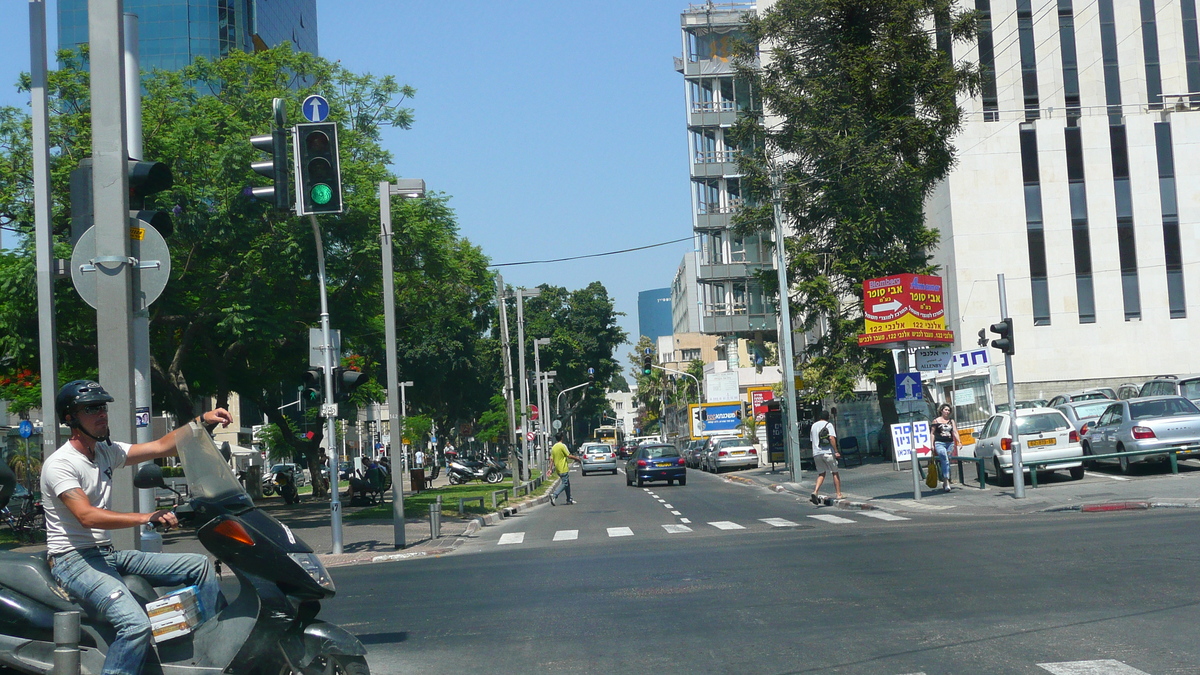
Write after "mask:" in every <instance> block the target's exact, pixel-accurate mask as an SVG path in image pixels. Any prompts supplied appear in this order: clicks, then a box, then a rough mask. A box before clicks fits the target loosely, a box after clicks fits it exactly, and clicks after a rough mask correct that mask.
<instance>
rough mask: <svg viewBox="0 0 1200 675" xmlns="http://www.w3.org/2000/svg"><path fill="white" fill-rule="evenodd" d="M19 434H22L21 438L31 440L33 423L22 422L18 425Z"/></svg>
mask: <svg viewBox="0 0 1200 675" xmlns="http://www.w3.org/2000/svg"><path fill="white" fill-rule="evenodd" d="M17 433H19V434H21V438H29V437H30V436H32V435H33V423H32V422H30V421H29V420H21V423H20V424H18V425H17Z"/></svg>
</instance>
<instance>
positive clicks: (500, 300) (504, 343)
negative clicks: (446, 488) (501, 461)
mask: <svg viewBox="0 0 1200 675" xmlns="http://www.w3.org/2000/svg"><path fill="white" fill-rule="evenodd" d="M496 305H497V306H498V307H499V308H500V360H501V362H502V363H503V364H504V403H505V405H506V406H507V407H508V448H509V450H508V465H509V466H511V467H516V466H517V410H516V404H515V403H514V401H513V372H512V344H510V343H509V341H508V293H506V292H505V289H504V278H503V277H501V276H500V275H499V274H497V275H496ZM513 475H514V476H516V478H517V479H520V474H519V473H514V474H513Z"/></svg>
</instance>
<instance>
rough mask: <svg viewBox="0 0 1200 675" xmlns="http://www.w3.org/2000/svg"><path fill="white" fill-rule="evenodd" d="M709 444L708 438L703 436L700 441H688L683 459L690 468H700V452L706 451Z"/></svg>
mask: <svg viewBox="0 0 1200 675" xmlns="http://www.w3.org/2000/svg"><path fill="white" fill-rule="evenodd" d="M706 445H708V439H706V438H702V439H700V440H698V441H688V444H687V445H685V446H684V448H683V461H684V464H686V465H687V467H688V468H689V469H699V468H700V453H701V452H704V446H706Z"/></svg>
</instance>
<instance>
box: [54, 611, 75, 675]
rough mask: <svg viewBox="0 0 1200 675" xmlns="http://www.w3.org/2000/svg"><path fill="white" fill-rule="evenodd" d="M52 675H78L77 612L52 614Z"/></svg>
mask: <svg viewBox="0 0 1200 675" xmlns="http://www.w3.org/2000/svg"><path fill="white" fill-rule="evenodd" d="M54 675H79V612H55V613H54Z"/></svg>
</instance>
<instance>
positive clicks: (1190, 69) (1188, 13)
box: [1179, 0, 1200, 103]
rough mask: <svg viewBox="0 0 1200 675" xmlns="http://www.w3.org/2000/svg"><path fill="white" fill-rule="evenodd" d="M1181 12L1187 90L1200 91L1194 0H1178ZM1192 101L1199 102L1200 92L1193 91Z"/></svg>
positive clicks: (1199, 45)
mask: <svg viewBox="0 0 1200 675" xmlns="http://www.w3.org/2000/svg"><path fill="white" fill-rule="evenodd" d="M1179 8H1180V11H1181V12H1182V13H1183V58H1184V62H1185V63H1186V69H1187V86H1188V91H1189V92H1200V32H1198V31H1197V27H1196V0H1180V3H1179ZM1189 98H1191V101H1192V103H1200V93H1193V94H1192V95H1191V96H1190V97H1189Z"/></svg>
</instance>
